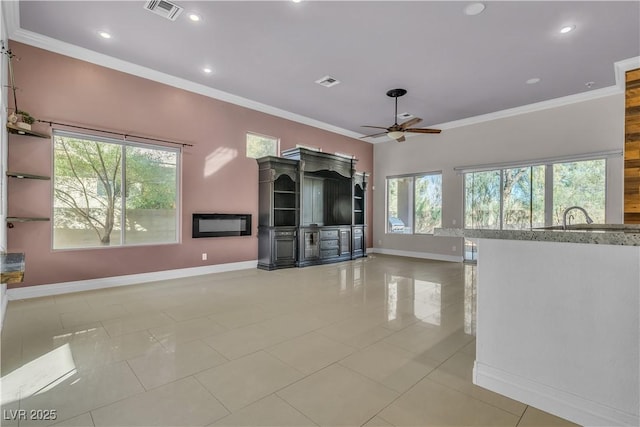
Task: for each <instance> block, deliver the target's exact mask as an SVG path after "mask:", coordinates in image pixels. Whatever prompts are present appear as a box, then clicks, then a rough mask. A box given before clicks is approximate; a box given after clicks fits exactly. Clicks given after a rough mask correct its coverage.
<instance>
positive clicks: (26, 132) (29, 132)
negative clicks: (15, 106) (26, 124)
mask: <svg viewBox="0 0 640 427" xmlns="http://www.w3.org/2000/svg"><path fill="white" fill-rule="evenodd" d="M7 130H8V131H9V133H14V134H18V135H24V136H35V137H38V138H49V137H50V136H49V135H47V134H46V133H42V132H36V131H34V130H27V129H23V128H21V127H18V126H15V125H12V124H11V123H7Z"/></svg>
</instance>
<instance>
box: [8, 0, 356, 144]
mask: <svg viewBox="0 0 640 427" xmlns="http://www.w3.org/2000/svg"><path fill="white" fill-rule="evenodd" d="M11 3H13V2H11ZM9 38H10V39H11V40H14V41H17V42H20V43H24V44H27V45H30V46H34V47H38V48H41V49H45V50H48V51H51V52H54V53H58V54H60V55H64V56H69V57H71V58H75V59H79V60H82V61H85V62H90V63H92V64H96V65H100V66H102V67H106V68H111V69H113V70H117V71H121V72H123V73H127V74H131V75H134V76H138V77H142V78H145V79H148V80H153V81H156V82H158V83H162V84H166V85H168V86H173V87H176V88H179V89H183V90H186V91H189V92H193V93H197V94H199V95H204V96H207V97H209V98H214V99H218V100H220V101H224V102H228V103H230V104H235V105H239V106H241V107H245V108H249V109H251V110H255V111H260V112H262V113H266V114H270V115H273V116H276V117H281V118H283V119H287V120H291V121H294V122H298V123H302V124H304V125H308V126H312V127H315V128H318V129H323V130H326V131H329V132H332V133H336V134H339V135H344V136H347V137H350V138H355V139H358V138H360V137H361V136H362V135H361V134H359V133H356V132H353V131H350V130H347V129H342V128H340V127H337V126H333V125H330V124H328V123H324V122H321V121H319V120H315V119H312V118H310V117H305V116H302V115H300V114H295V113H292V112H290V111H286V110H282V109H280V108H276V107H272V106H270V105H266V104H263V103H260V102H257V101H253V100H251V99H247V98H243V97H241V96H237V95H233V94H230V93H228V92H223V91H221V90H218V89H213V88H211V87H208V86H205V85H202V84H200V83H194V82H192V81H189V80H186V79H183V78H180V77H176V76H172V75H170V74H166V73H162V72H160V71H157V70H153V69H151V68H147V67H143V66H140V65H136V64H133V63H131V62H127V61H123V60H121V59H117V58H114V57H112V56H108V55H104V54H102V53H98V52H95V51H92V50H89V49H85V48H83V47H80V46H76V45H73V44H70V43H66V42H62V41H60V40H56V39H54V38H51V37H47V36H43V35H41V34H38V33H35V32H33V31H28V30H24V29H22V28H18V29H16V30H14V31H12V32H11V33H10V36H9Z"/></svg>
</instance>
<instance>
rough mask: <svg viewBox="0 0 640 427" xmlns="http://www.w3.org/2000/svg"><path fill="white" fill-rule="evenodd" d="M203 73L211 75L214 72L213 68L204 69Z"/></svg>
mask: <svg viewBox="0 0 640 427" xmlns="http://www.w3.org/2000/svg"><path fill="white" fill-rule="evenodd" d="M202 71H204V72H205V73H206V74H211V73H213V70H212V69H211V68H209V67H204V68H203V69H202Z"/></svg>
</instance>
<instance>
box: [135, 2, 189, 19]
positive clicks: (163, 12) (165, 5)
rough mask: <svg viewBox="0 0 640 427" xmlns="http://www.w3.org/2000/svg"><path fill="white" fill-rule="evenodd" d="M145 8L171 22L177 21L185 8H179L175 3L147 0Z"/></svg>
mask: <svg viewBox="0 0 640 427" xmlns="http://www.w3.org/2000/svg"><path fill="white" fill-rule="evenodd" d="M144 8H145V9H147V10H150V11H151V12H153V13H155V14H156V15H160V16H162V17H164V18H167V19H168V20H170V21H175V20H176V19H178V16H180V14H181V13H182V11H183V10H184V8H182V7H180V6H178V5H177V4H175V3H171V2H168V1H166V0H147V2H146V3H145V5H144Z"/></svg>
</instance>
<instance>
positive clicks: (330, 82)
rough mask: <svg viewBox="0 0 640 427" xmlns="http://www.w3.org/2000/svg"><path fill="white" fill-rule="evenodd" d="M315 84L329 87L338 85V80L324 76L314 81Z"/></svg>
mask: <svg viewBox="0 0 640 427" xmlns="http://www.w3.org/2000/svg"><path fill="white" fill-rule="evenodd" d="M316 83H318V84H319V85H320V86H324V87H331V86H335V85H337V84H338V83H340V80H338V79H336V78H333V77H331V76H324V77H321V78H319V79H318V80H316Z"/></svg>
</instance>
